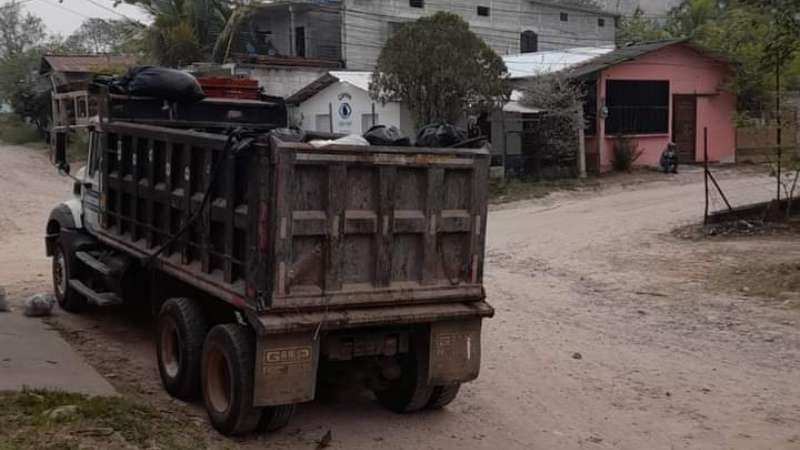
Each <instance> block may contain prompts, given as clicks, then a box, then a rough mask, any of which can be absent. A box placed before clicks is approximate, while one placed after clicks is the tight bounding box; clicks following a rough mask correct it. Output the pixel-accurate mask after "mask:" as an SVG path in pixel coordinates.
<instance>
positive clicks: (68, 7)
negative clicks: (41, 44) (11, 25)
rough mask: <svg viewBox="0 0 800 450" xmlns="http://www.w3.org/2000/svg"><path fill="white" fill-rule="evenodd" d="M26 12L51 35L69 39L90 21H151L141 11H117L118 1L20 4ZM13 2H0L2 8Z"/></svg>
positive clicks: (49, 0)
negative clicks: (91, 18)
mask: <svg viewBox="0 0 800 450" xmlns="http://www.w3.org/2000/svg"><path fill="white" fill-rule="evenodd" d="M18 1H19V2H20V3H23V8H25V10H26V11H28V12H30V13H32V14H34V15H36V16H39V17H41V18H42V20H43V21H44V24H45V26H46V27H47V31H48V32H49V33H52V34H61V35H68V34H70V33H72V32H73V31H75V30H76V29H77V28H78V27H79V26H80V25H81V23H82V22H83V21H84V20H86V19H87V18H89V17H100V18H104V19H122V18H123V16H127V17H129V18H131V19H136V20H141V21H147V15H146V14H144V13H143V12H142V11H141V10H140V9H139V8H137V7H135V6H131V5H126V4H120V5H119V6H117V7H116V8H114V0H62V1H61V3H59V0H18ZM6 3H10V0H0V4H6Z"/></svg>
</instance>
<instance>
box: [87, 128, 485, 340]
mask: <svg viewBox="0 0 800 450" xmlns="http://www.w3.org/2000/svg"><path fill="white" fill-rule="evenodd" d="M101 128H102V133H101V139H100V140H99V142H100V145H102V146H103V149H104V152H103V155H104V156H103V158H102V166H101V167H102V171H101V172H102V174H103V176H102V180H101V186H100V190H101V202H100V205H101V217H102V220H101V230H99V232H98V237H99V238H100V239H101V240H103V241H104V242H106V243H108V244H110V245H112V246H114V247H117V248H120V249H124V250H125V251H126V252H128V253H130V254H134V255H136V256H138V257H139V258H141V259H142V261H143V262H147V261H148V259H149V258H150V257H152V255H154V254H155V253H156V252H157V251H158V250H159V249H161V247H162V246H164V245H165V244H167V243H169V242H172V243H171V244H170V245H169V246H168V248H166V249H164V251H163V252H161V253H160V255H159V256H158V257H157V258H155V261H153V262H154V263H155V264H156V266H157V267H159V268H160V269H161V270H164V271H165V272H167V273H169V274H171V275H172V276H174V277H176V278H178V279H180V280H182V281H184V282H187V283H190V284H192V285H193V286H196V287H197V288H199V289H202V290H204V291H207V292H209V293H211V294H213V295H215V296H217V297H219V298H222V299H224V300H226V301H228V302H230V303H232V304H234V305H236V306H238V307H240V308H243V309H248V310H251V311H253V312H255V313H259V314H263V313H270V314H274V315H275V317H278V316H279V315H280V314H290V313H294V314H297V313H298V311H302V312H303V313H309V314H311V313H313V312H314V311H328V310H330V311H336V310H342V309H348V308H353V307H359V308H368V307H374V306H381V307H391V306H397V305H424V304H441V303H454V304H455V303H469V302H477V301H481V300H483V298H484V292H483V286H482V280H483V260H484V245H485V231H486V210H487V183H488V166H489V152H488V151H487V150H486V149H433V148H418V147H378V146H369V147H368V146H341V145H331V146H326V147H323V148H315V147H314V146H312V145H310V144H309V143H305V142H284V141H282V140H281V139H280V138H278V137H276V136H269V137H268V136H267V135H266V134H263V135H261V136H260V137H258V138H257V139H256V142H255V143H253V144H252V145H250V146H249V148H248V149H247V150H246V151H243V152H242V153H240V154H239V155H238V156H237V157H236V158H229V157H227V156H230V152H228V151H227V150H226V142H227V141H228V137H227V136H226V135H223V134H213V133H203V132H196V131H186V130H176V129H171V128H167V127H160V126H152V125H141V124H133V123H125V122H112V123H106V124H102V126H101ZM212 174H216V177H214V176H213V175H212ZM212 179H216V181H215V182H214V183H213V186H212V188H211V189H210V190H209V185H210V184H212V183H211V182H212ZM207 191H208V192H209V201H208V206H207V207H205V208H202V209H201V205H202V203H203V202H202V201H203V197H204V195H205V194H206V192H207ZM197 211H201V213H200V216H199V219H198V220H197V221H195V222H194V223H193V224H192V225H191V226H190V227H189V228H188V232H186V233H185V234H184V235H183V236H181V237H179V238H177V239H175V236H176V234H177V233H178V231H179V230H180V229H181V228H182V227H184V225H185V224H186V222H187V220H188V218H189V217H192V216H193V215H194V214H196V213H197ZM173 241H174V242H173ZM487 307H488V306H487ZM270 320H272V319H270ZM274 320H278V319H274ZM276 323H277V322H276ZM273 326H276V325H275V324H273Z"/></svg>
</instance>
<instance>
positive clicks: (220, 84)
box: [197, 77, 261, 100]
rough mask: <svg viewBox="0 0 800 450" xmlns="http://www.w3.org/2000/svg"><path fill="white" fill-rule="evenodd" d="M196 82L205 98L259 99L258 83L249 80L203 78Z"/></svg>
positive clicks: (241, 78)
mask: <svg viewBox="0 0 800 450" xmlns="http://www.w3.org/2000/svg"><path fill="white" fill-rule="evenodd" d="M197 81H198V82H199V83H200V87H202V88H203V92H205V94H206V96H207V97H214V98H238V99H246V100H258V99H259V98H261V92H260V91H259V90H258V81H256V80H252V79H250V78H244V77H235V78H223V77H203V78H198V79H197Z"/></svg>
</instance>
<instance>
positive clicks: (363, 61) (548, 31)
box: [342, 0, 615, 70]
mask: <svg viewBox="0 0 800 450" xmlns="http://www.w3.org/2000/svg"><path fill="white" fill-rule="evenodd" d="M478 6H487V7H489V10H490V15H489V17H483V16H478V14H477V7H478ZM344 8H345V12H344V19H343V27H344V29H343V31H342V36H343V41H344V45H343V47H344V50H343V55H342V57H343V59H344V60H345V63H346V65H347V68H348V69H352V70H372V69H373V68H374V67H375V64H376V61H377V59H378V55H379V54H380V51H381V49H382V48H383V45H384V43H385V42H386V40H387V39H388V38H389V36H390V35H391V32H392V27H393V25H392V23H395V24H399V23H403V22H410V21H413V20H416V19H418V18H420V17H422V16H424V15H430V14H433V13H435V12H437V11H450V12H454V13H457V14H459V15H460V16H462V17H463V18H464V19H465V20H466V21H468V22H469V24H470V28H471V29H472V30H473V31H474V32H475V33H477V34H478V35H479V36H481V38H483V39H484V41H486V43H487V44H489V46H490V47H492V49H494V50H495V51H496V52H497V53H498V54H500V55H507V54H517V53H519V50H520V49H519V44H520V33H522V32H523V31H526V30H531V31H533V32H535V33H536V34H537V35H538V37H539V51H546V50H556V49H561V48H570V47H579V46H584V47H585V46H602V45H609V44H613V43H614V37H615V34H614V33H615V30H614V20H613V17H612V16H610V15H608V14H603V13H595V12H590V11H584V10H576V9H571V8H567V7H554V6H551V5H550V4H549V3H546V2H535V1H524V0H449V1H448V0H437V1H435V2H434V1H431V0H428V1H426V3H425V7H424V8H412V7H411V6H409V1H408V0H384V1H380V2H378V1H373V0H344ZM561 13H566V14H567V21H561V17H560V15H561ZM600 18H603V20H604V22H605V25H604V26H603V27H600V26H599V22H598V19H600Z"/></svg>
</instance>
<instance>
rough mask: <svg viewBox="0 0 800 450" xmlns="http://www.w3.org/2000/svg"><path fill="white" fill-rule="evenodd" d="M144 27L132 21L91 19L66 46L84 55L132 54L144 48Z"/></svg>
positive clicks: (66, 42)
mask: <svg viewBox="0 0 800 450" xmlns="http://www.w3.org/2000/svg"><path fill="white" fill-rule="evenodd" d="M144 28H145V27H144V25H142V24H141V23H139V22H134V21H132V20H127V19H123V20H114V19H100V18H96V17H93V18H89V19H86V20H84V21H83V23H82V24H81V26H80V28H78V29H77V30H76V31H75V32H74V33H72V34H71V35H69V37H67V39H66V41H65V46H67V47H68V48H70V49H73V50H72V51H73V52H75V51H80V52H82V53H117V54H120V53H131V54H138V53H140V52H141V50H142V49H143V48H142V37H143V36H142V32H143V31H144Z"/></svg>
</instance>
